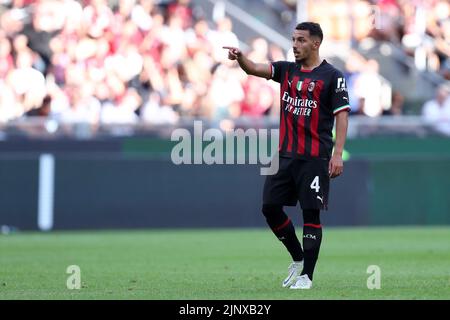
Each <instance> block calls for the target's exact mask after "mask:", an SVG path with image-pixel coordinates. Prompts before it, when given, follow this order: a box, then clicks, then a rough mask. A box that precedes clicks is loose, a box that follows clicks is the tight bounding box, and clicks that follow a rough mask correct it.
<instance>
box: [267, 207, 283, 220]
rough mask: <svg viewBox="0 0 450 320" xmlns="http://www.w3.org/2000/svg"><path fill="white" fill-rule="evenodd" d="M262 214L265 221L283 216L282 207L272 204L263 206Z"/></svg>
mask: <svg viewBox="0 0 450 320" xmlns="http://www.w3.org/2000/svg"><path fill="white" fill-rule="evenodd" d="M262 213H263V215H264V216H265V217H266V219H270V218H273V217H275V216H278V215H282V214H283V206H280V205H274V204H263V207H262Z"/></svg>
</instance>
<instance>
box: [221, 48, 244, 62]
mask: <svg viewBox="0 0 450 320" xmlns="http://www.w3.org/2000/svg"><path fill="white" fill-rule="evenodd" d="M222 48H224V49H227V50H228V59H230V60H237V59H238V58H239V57H240V56H241V54H242V52H241V50H239V49H238V48H235V47H222Z"/></svg>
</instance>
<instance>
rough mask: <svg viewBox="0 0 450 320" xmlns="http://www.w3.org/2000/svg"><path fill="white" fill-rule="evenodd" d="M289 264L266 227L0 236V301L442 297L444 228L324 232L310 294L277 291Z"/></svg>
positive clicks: (447, 236) (448, 249)
mask: <svg viewBox="0 0 450 320" xmlns="http://www.w3.org/2000/svg"><path fill="white" fill-rule="evenodd" d="M289 262H290V260H289V256H288V254H287V252H286V251H285V249H284V247H282V244H281V242H279V241H278V240H277V239H276V238H275V237H274V236H273V235H272V234H271V232H270V230H268V229H209V230H208V229H205V230H138V231H92V232H91V231H89V232H50V233H26V232H25V233H16V234H10V235H0V299H161V300H165V299H171V300H182V299H183V300H184V299H206V300H210V299H269V300H272V299H450V228H448V227H397V228H394V227H392V228H324V238H323V241H322V249H321V252H320V257H319V262H318V264H317V267H316V271H315V277H314V286H313V289H311V290H305V291H304V290H289V289H284V288H282V287H281V281H282V280H283V278H284V277H285V276H286V274H287V267H288V265H289ZM69 265H78V266H79V267H80V269H81V289H79V290H69V289H67V287H66V281H67V278H68V277H69V276H70V274H67V273H66V269H67V267H68V266H69ZM369 265H377V266H379V267H380V270H381V288H380V289H374V290H369V289H368V288H367V279H368V277H369V276H371V274H368V273H367V268H368V266H369Z"/></svg>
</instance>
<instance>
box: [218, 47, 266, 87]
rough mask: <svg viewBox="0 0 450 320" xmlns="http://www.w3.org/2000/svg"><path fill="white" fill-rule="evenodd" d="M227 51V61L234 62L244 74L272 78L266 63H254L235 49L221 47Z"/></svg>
mask: <svg viewBox="0 0 450 320" xmlns="http://www.w3.org/2000/svg"><path fill="white" fill-rule="evenodd" d="M223 48H224V49H228V59H230V60H236V61H237V62H238V63H239V66H240V67H241V69H242V70H244V71H245V73H247V74H249V75H252V76H257V77H261V78H266V79H271V78H272V66H271V65H270V64H266V63H255V62H253V61H251V60H250V59H248V58H247V57H246V56H245V55H244V54H242V51H241V50H239V49H238V48H235V47H223Z"/></svg>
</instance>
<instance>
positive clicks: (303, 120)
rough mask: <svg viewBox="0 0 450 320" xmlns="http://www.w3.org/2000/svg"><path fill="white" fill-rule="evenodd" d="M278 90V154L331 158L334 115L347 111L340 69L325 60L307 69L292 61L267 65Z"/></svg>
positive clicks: (344, 84)
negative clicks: (277, 83)
mask: <svg viewBox="0 0 450 320" xmlns="http://www.w3.org/2000/svg"><path fill="white" fill-rule="evenodd" d="M271 68H272V70H271V71H272V80H274V81H276V82H279V83H280V86H281V90H280V105H281V110H280V143H279V152H280V156H284V157H289V158H300V159H308V158H314V157H320V158H327V159H329V158H330V157H331V152H332V149H333V137H332V130H333V125H334V116H335V115H336V114H337V113H339V112H341V111H350V105H349V100H348V91H347V86H346V81H345V78H344V76H343V75H342V72H340V71H339V70H338V69H336V68H335V67H333V66H332V65H331V64H329V63H328V62H327V61H326V60H323V62H322V63H321V64H320V65H319V66H318V67H316V68H314V69H313V70H310V71H305V70H302V69H301V66H300V65H299V64H297V63H295V62H288V61H278V62H273V63H272V64H271Z"/></svg>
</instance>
